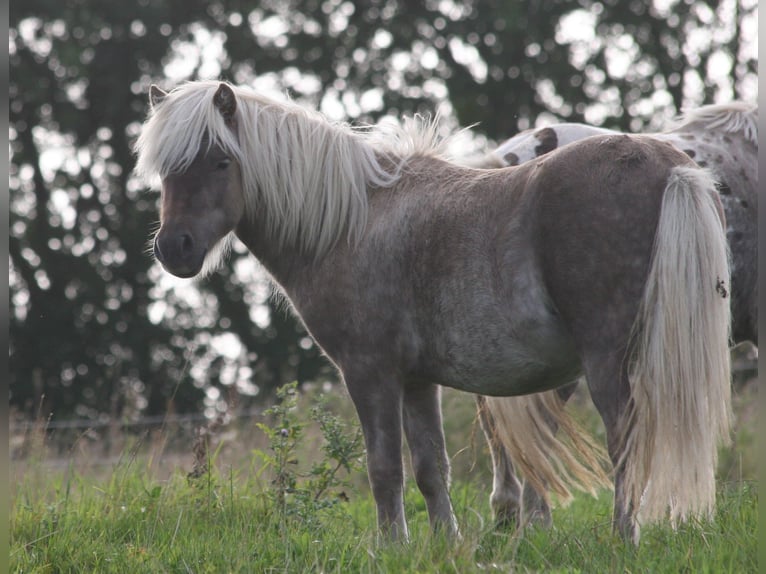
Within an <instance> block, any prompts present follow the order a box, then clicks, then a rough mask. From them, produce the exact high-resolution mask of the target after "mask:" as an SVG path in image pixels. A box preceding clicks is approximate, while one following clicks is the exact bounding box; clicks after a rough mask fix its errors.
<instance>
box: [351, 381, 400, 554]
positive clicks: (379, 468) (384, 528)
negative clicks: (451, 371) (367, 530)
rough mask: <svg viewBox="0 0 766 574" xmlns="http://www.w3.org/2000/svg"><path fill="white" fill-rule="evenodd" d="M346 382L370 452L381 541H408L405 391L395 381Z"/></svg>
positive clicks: (373, 493) (368, 452)
mask: <svg viewBox="0 0 766 574" xmlns="http://www.w3.org/2000/svg"><path fill="white" fill-rule="evenodd" d="M344 380H345V382H346V387H347V388H348V391H349V395H351V400H352V401H353V402H354V406H355V407H356V411H357V414H358V415H359V422H360V423H361V425H362V432H363V433H364V443H365V447H366V449H367V474H368V477H369V481H370V487H371V489H372V495H373V497H374V498H375V505H376V508H377V513H378V531H379V534H380V536H381V540H382V541H387V540H388V541H395V540H405V541H406V540H407V539H408V532H407V522H406V519H405V516H404V494H403V489H404V469H403V466H402V388H401V385H400V384H399V383H398V381H396V379H395V378H388V379H386V378H375V379H374V380H370V377H357V376H349V375H348V374H347V373H344Z"/></svg>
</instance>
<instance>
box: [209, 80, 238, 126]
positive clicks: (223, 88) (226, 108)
mask: <svg viewBox="0 0 766 574" xmlns="http://www.w3.org/2000/svg"><path fill="white" fill-rule="evenodd" d="M213 104H215V107H216V108H218V111H219V112H221V115H222V116H223V120H224V121H225V122H226V123H227V124H228V125H233V124H234V112H236V111H237V96H235V95H234V90H232V89H231V86H229V85H228V84H221V85H220V86H218V89H217V90H216V91H215V94H214V95H213Z"/></svg>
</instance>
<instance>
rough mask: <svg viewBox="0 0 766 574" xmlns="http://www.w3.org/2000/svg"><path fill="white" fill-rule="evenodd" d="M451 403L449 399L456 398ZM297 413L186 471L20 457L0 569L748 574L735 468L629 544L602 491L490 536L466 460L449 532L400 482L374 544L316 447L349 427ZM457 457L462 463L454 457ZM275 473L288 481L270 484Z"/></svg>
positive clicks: (747, 539)
mask: <svg viewBox="0 0 766 574" xmlns="http://www.w3.org/2000/svg"><path fill="white" fill-rule="evenodd" d="M450 400H452V399H451V398H450V397H447V401H446V403H447V405H446V406H447V408H448V409H460V408H463V407H462V406H457V405H455V406H450ZM339 404H341V405H342V402H341V403H339ZM336 407H338V405H337V404H336V405H329V406H328V407H327V408H330V409H334V408H336ZM471 410H472V409H471V408H468V409H466V413H469V412H470V411H471ZM306 412H308V411H307V410H304V409H294V408H291V409H287V410H282V411H278V412H277V413H276V414H277V415H279V416H277V417H272V419H270V420H269V421H267V422H264V423H262V425H263V426H264V427H265V430H269V429H271V430H273V431H277V432H274V433H273V436H272V437H271V440H270V441H269V442H266V443H264V444H263V445H262V446H261V447H259V448H257V449H253V451H252V452H250V453H249V454H248V455H247V456H242V455H240V456H241V458H242V459H243V460H246V461H247V464H246V465H245V466H240V467H237V466H236V465H233V464H228V463H227V462H225V461H223V460H222V459H220V458H216V457H217V456H220V453H221V452H223V450H224V449H220V448H219V449H218V450H216V453H215V454H214V455H213V456H212V460H211V461H210V464H209V465H208V466H207V470H206V471H205V472H202V473H198V474H199V475H198V476H196V477H194V478H191V477H189V476H187V474H186V473H185V472H184V471H182V470H180V469H176V470H175V471H173V472H171V473H169V474H168V475H167V476H158V473H157V472H156V470H155V469H154V467H153V466H152V464H151V461H150V460H148V459H142V457H141V456H139V455H138V454H136V452H137V451H133V452H131V453H126V455H125V456H124V457H123V458H122V459H121V460H120V461H119V462H118V463H117V464H115V465H114V466H113V467H112V468H111V470H110V471H109V472H106V473H101V474H97V475H94V474H92V473H89V472H86V471H83V470H81V469H78V468H77V467H76V466H75V464H74V463H73V464H72V465H70V466H69V467H68V468H65V469H63V470H59V471H55V472H53V471H51V469H50V467H49V466H46V464H45V460H44V457H43V456H40V457H38V458H37V459H36V460H31V461H27V463H26V466H25V467H24V470H23V472H21V473H18V474H17V479H16V480H15V481H14V484H12V500H11V516H10V530H11V536H10V566H11V568H10V571H11V572H19V573H21V572H23V573H33V572H34V573H54V572H56V573H58V572H77V573H80V572H94V573H95V572H98V573H111V572H114V573H120V572H130V573H141V572H146V573H149V572H151V573H163V572H183V573H186V572H194V573H206V572H210V573H219V572H248V573H249V572H258V573H260V572H290V573H294V572H343V573H354V572H365V573H367V572H423V573H429V572H434V573H436V572H439V573H449V572H460V573H463V572H487V571H490V572H493V571H497V572H512V571H513V572H673V573H678V572H711V573H713V572H715V573H719V572H736V573H748V572H757V558H756V556H757V535H756V533H757V506H758V504H757V498H758V496H757V486H756V483H755V482H754V481H753V480H749V479H748V478H749V477H744V478H745V479H744V480H742V479H740V480H737V481H729V482H724V483H722V485H721V486H720V488H719V497H718V508H717V511H716V515H715V517H714V519H713V520H704V521H698V522H695V523H690V524H684V525H682V526H680V527H679V528H678V529H677V530H673V529H671V528H670V527H668V526H667V525H661V526H651V527H644V529H643V531H642V539H641V545H640V546H639V547H638V548H635V547H632V546H629V545H625V544H624V543H623V542H622V541H620V540H619V539H617V538H616V537H614V536H613V535H612V533H611V527H610V517H611V504H612V500H611V494H610V493H608V492H605V493H603V494H602V495H601V496H600V497H599V498H597V499H594V498H592V497H589V496H587V495H583V496H579V497H577V498H576V499H575V501H574V502H573V503H572V504H571V505H570V506H569V507H567V508H557V509H555V510H554V526H553V527H552V528H550V529H541V528H530V529H527V530H526V531H524V533H523V534H521V535H519V534H517V533H513V532H507V531H506V532H502V531H497V530H496V529H495V528H494V525H493V524H492V521H491V519H490V516H491V513H490V511H489V508H488V501H487V498H488V493H489V485H490V484H491V481H490V480H489V479H488V477H487V476H486V473H485V471H484V470H481V469H479V471H478V472H475V473H472V472H470V471H468V472H466V471H464V470H462V466H466V467H468V466H470V465H467V464H462V463H461V464H458V465H457V467H458V468H457V469H456V470H457V472H456V475H457V479H456V481H455V484H454V485H453V488H452V499H453V503H454V505H455V510H456V513H457V515H458V520H459V523H460V527H461V531H462V538H461V539H459V540H451V539H448V538H446V537H445V536H443V535H441V534H439V533H437V534H433V533H431V531H430V527H429V524H428V517H427V514H426V510H425V504H424V503H423V499H422V497H421V496H420V494H419V493H418V492H417V489H416V487H415V486H414V484H413V481H411V480H408V482H407V485H406V488H407V492H406V499H405V500H406V505H405V506H406V513H407V517H408V521H409V526H410V534H411V541H410V542H409V543H408V544H380V543H378V541H377V540H376V537H375V510H374V504H373V501H372V496H371V494H370V493H369V489H368V488H367V487H366V485H365V482H364V480H365V476H364V473H363V472H357V471H354V470H353V469H352V470H351V472H350V473H346V472H343V473H337V472H336V470H337V468H338V465H337V464H335V463H334V461H335V459H334V458H333V457H334V456H345V455H337V454H332V453H333V452H335V451H333V450H332V449H325V450H321V448H317V444H318V443H319V444H320V445H321V444H323V445H326V444H327V443H328V442H329V443H330V445H331V446H332V443H333V441H334V442H335V447H337V448H336V451H337V450H343V449H340V446H343V445H344V444H345V445H346V446H348V444H350V442H349V441H351V440H353V437H354V433H355V430H356V429H355V428H354V426H352V425H348V427H347V428H345V431H344V430H343V428H341V430H338V427H332V428H333V429H334V431H333V432H334V433H335V434H333V435H332V436H333V437H334V438H330V439H329V440H327V439H326V438H325V439H324V442H322V440H320V439H321V437H317V436H315V434H313V431H312V429H313V428H315V427H314V426H312V425H314V423H315V422H316V421H314V422H312V421H309V420H308V417H307V416H305V415H304V414H298V413H306ZM319 416H321V415H319ZM463 416H464V415H461V414H456V415H455V417H453V419H454V420H461V417H463ZM465 416H470V415H468V414H466V415H465ZM285 417H288V419H289V420H287V421H286V419H285ZM290 417H292V418H290ZM318 420H319V422H321V420H322V419H321V418H319V419H318ZM337 421H338V419H335V420H334V422H337ZM324 422H325V424H327V419H325V420H324ZM334 422H333V420H331V421H330V423H332V424H334ZM456 424H457V423H456ZM460 424H461V425H463V423H460ZM269 425H271V426H269ZM291 425H293V426H296V425H297V426H299V427H301V428H302V430H303V434H301V435H296V436H295V438H296V440H294V441H293V440H289V441H285V440H283V439H285V436H286V433H282V432H281V431H282V429H283V428H288V427H289V428H293V426H291ZM315 426H317V425H315ZM331 426H332V425H331ZM317 428H318V426H317ZM322 428H325V431H326V427H322ZM463 430H464V429H463ZM344 433H345V434H344ZM267 434H268V433H267ZM462 436H463V442H465V432H463V433H462ZM455 440H456V439H455ZM280 441H281V442H280ZM343 441H347V442H346V443H344V442H343ZM280 448H281V449H282V450H281V451H280ZM343 452H345V453H346V454H348V452H350V451H349V450H345V451H343ZM451 452H456V451H455V450H451ZM460 457H464V458H471V457H467V456H466V453H465V451H459V454H458V455H457V456H456V458H458V459H459V458H460ZM265 461H266V462H267V464H265V465H264V462H265ZM269 461H270V462H269ZM274 461H277V462H274ZM279 461H281V462H279ZM317 462H319V463H321V464H320V465H319V466H317ZM316 469H319V470H316ZM323 469H325V470H323ZM326 469H331V470H332V474H328V473H329V472H330V471H328V470H326ZM280 471H281V472H283V473H287V475H288V478H287V479H286V480H280V481H279V482H274V479H275V477H279V476H280ZM312 473H314V474H312ZM323 473H324V474H323ZM725 474H730V473H729V471H726V472H725ZM740 478H743V477H740ZM280 485H281V486H280ZM320 488H321V489H322V490H321V492H319V489H320ZM280 489H281V490H280ZM312 489H313V490H312ZM317 492H319V494H318V495H317V496H316V497H314V496H311V494H312V493H315V494H316V493H317Z"/></svg>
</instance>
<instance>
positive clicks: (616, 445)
mask: <svg viewBox="0 0 766 574" xmlns="http://www.w3.org/2000/svg"><path fill="white" fill-rule="evenodd" d="M584 367H585V377H586V379H587V382H588V389H589V390H590V395H591V398H592V399H593V404H594V405H595V406H596V409H597V410H598V413H599V415H600V416H601V420H602V421H603V422H604V427H605V428H606V440H607V450H608V452H609V458H610V459H611V461H612V464H613V466H614V513H613V521H612V526H613V529H614V531H615V532H617V533H618V534H619V535H620V536H621V537H622V538H623V539H624V540H631V541H633V542H634V543H636V544H637V543H638V539H639V535H640V529H639V525H638V522H637V521H636V516H635V515H636V512H637V509H634V508H633V507H632V504H631V503H630V501H629V500H628V498H627V496H626V493H625V490H624V482H625V464H624V463H625V461H624V460H623V458H622V455H623V452H622V445H623V438H624V437H623V436H622V432H623V431H622V426H621V422H622V421H623V420H624V417H625V415H626V412H627V410H628V406H629V403H630V383H629V380H628V369H627V364H626V361H625V360H624V353H617V352H604V353H593V354H589V355H587V356H586V358H585V360H584Z"/></svg>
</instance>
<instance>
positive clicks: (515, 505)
mask: <svg viewBox="0 0 766 574" xmlns="http://www.w3.org/2000/svg"><path fill="white" fill-rule="evenodd" d="M575 389H577V382H574V383H570V384H568V385H564V386H563V387H559V388H558V389H556V393H557V394H558V395H559V397H560V398H561V400H562V401H563V402H565V403H566V402H567V401H568V400H569V398H570V397H571V396H572V395H573V394H574V392H575ZM484 400H485V397H483V396H481V395H479V396H477V397H476V403H477V406H478V413H479V422H480V423H481V428H482V430H483V431H484V436H485V437H486V439H487V444H488V445H489V454H490V457H491V458H492V494H491V495H490V499H489V500H490V506H491V508H492V513H493V514H494V517H495V521H496V522H497V525H498V526H499V527H505V526H510V525H512V524H521V523H520V522H519V518H520V516H521V513H522V511H523V515H524V519H525V521H526V522H535V523H538V524H541V525H543V526H550V524H551V522H552V519H551V509H550V507H549V506H548V504H547V503H546V502H545V499H544V498H543V497H542V496H541V495H540V493H538V492H537V491H536V490H535V489H534V488H533V487H532V485H531V484H530V483H529V482H526V481H524V482H523V487H522V483H521V482H520V481H519V479H518V478H517V477H516V472H515V470H514V468H513V463H512V462H511V460H510V459H509V458H508V454H507V453H506V451H505V448H503V445H502V444H500V442H499V441H497V439H496V437H495V432H494V421H493V419H492V415H491V413H490V412H489V411H488V410H487V409H485V408H483V405H484ZM509 400H512V399H509ZM548 424H549V426H550V427H551V428H552V429H553V430H554V432H555V431H556V426H557V425H556V422H555V421H553V420H549V421H548ZM522 501H523V502H522Z"/></svg>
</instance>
